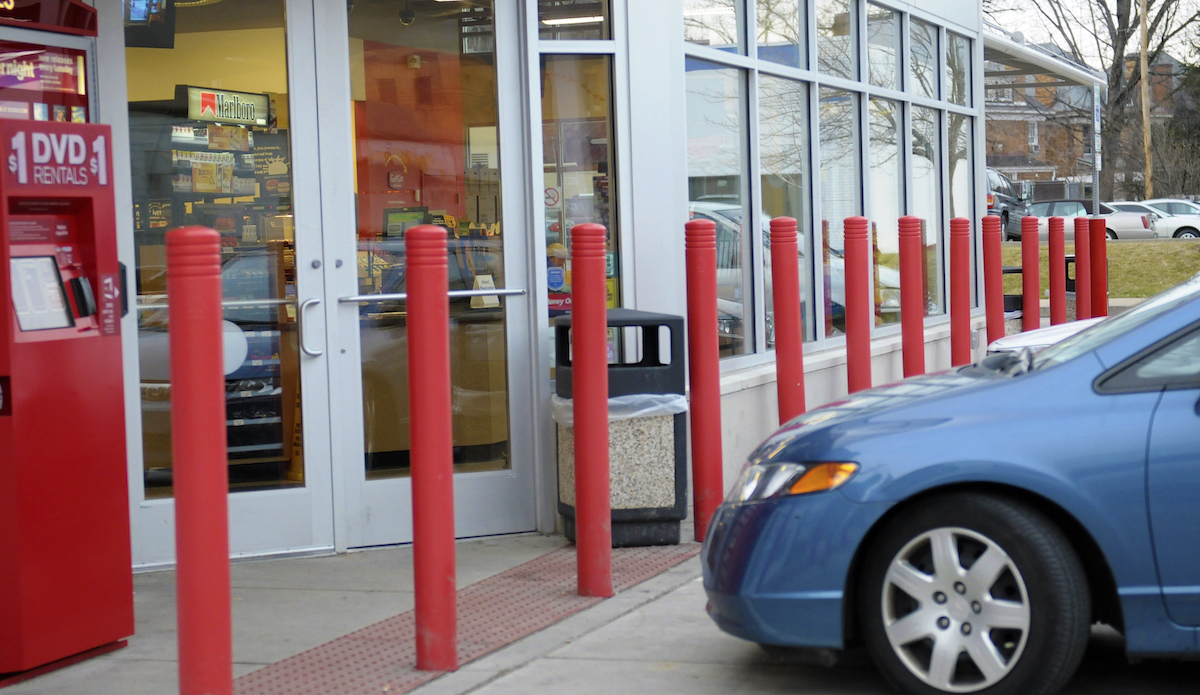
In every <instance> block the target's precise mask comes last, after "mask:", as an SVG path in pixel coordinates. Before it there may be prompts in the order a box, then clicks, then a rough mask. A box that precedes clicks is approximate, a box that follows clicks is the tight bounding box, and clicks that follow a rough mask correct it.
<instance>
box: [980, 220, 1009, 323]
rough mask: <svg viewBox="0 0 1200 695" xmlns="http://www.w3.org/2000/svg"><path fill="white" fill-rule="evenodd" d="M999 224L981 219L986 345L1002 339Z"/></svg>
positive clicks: (1001, 263) (1001, 277) (1002, 279)
mask: <svg viewBox="0 0 1200 695" xmlns="http://www.w3.org/2000/svg"><path fill="white" fill-rule="evenodd" d="M1000 223H1001V220H1000V218H999V217H996V216H995V215H986V216H985V217H984V218H983V306H984V308H985V310H986V314H987V341H988V345H991V344H992V343H993V342H995V341H997V340H1000V339H1001V338H1003V337H1004V261H1003V259H1002V258H1001V256H1000V238H1001V236H1002V235H1001V233H1000Z"/></svg>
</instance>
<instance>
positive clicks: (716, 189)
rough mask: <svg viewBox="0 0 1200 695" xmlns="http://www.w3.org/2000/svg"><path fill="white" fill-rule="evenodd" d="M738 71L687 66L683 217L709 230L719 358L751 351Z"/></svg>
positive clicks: (742, 89)
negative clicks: (713, 240)
mask: <svg viewBox="0 0 1200 695" xmlns="http://www.w3.org/2000/svg"><path fill="white" fill-rule="evenodd" d="M746 114H747V106H746V77H745V73H743V72H742V71H740V70H737V69H735V68H727V67H723V66H721V65H718V64H716V63H710V62H707V61H703V60H695V59H691V58H689V59H688V61H687V138H688V216H689V217H690V218H691V219H708V220H712V221H713V222H715V223H716V225H717V311H718V317H717V321H718V326H717V330H718V331H719V333H720V344H721V356H722V357H732V356H734V355H743V354H747V353H750V352H753V351H754V330H753V317H754V301H753V299H754V292H753V289H752V288H753V284H751V277H750V273H747V272H745V270H746V269H747V268H749V267H750V266H748V265H747V262H746V259H747V258H752V257H753V256H752V255H751V253H750V236H751V235H750V209H749V205H748V202H749V198H750V196H749V192H748V191H747V179H746V169H747V167H748V165H749V161H748V158H747V154H746V150H747V143H748V135H747V133H748V131H747V128H746V121H747V116H746Z"/></svg>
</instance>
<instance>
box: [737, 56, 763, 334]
mask: <svg viewBox="0 0 1200 695" xmlns="http://www.w3.org/2000/svg"><path fill="white" fill-rule="evenodd" d="M740 76H741V80H740V82H741V84H742V89H743V95H744V98H745V102H743V103H742V104H741V105H740V106H741V109H740V110H741V113H742V116H743V118H744V119H745V121H744V123H745V126H744V127H743V128H742V138H743V140H742V142H743V143H744V144H745V153H746V154H745V157H744V158H743V160H742V162H741V164H742V174H743V175H742V185H741V197H742V201H743V206H745V205H749V206H750V209H749V210H745V209H744V207H743V212H742V219H743V220H745V221H746V222H747V223H748V226H749V228H748V229H744V230H743V232H742V320H743V325H742V331H743V335H747V336H748V335H750V334H753V336H754V343H753V346H752V349H749V350H747V351H746V354H754V353H758V352H765V341H764V338H765V336H766V331H765V329H764V328H763V326H762V320H761V319H760V314H761V313H762V288H761V283H760V279H761V278H760V276H761V275H762V271H761V270H760V269H759V268H760V263H761V262H762V252H761V250H760V245H761V244H762V230H761V229H760V227H759V225H760V224H761V215H762V213H761V212H760V211H759V206H760V205H761V203H762V197H761V194H760V193H759V191H758V188H759V187H758V186H756V185H755V182H754V172H756V171H758V166H757V161H756V157H757V155H758V151H759V148H758V75H757V73H755V71H753V70H746V71H741V74H740ZM747 321H750V322H752V323H751V324H750V325H748V326H747V325H746V324H745V322H747Z"/></svg>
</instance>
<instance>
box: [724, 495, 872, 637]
mask: <svg viewBox="0 0 1200 695" xmlns="http://www.w3.org/2000/svg"><path fill="white" fill-rule="evenodd" d="M887 508H888V505H884V504H859V503H856V502H852V501H850V500H849V499H847V498H846V497H845V496H844V495H842V494H841V493H840V492H839V491H832V492H822V493H815V494H811V495H799V496H794V497H783V498H778V499H772V500H766V501H760V502H746V503H738V504H723V505H721V507H720V508H718V510H717V512H716V514H715V515H714V516H713V520H712V522H711V523H710V525H709V532H708V537H707V538H706V539H705V541H704V549H703V551H702V553H701V557H702V564H703V568H704V588H705V590H706V592H707V593H708V614H709V615H710V616H711V617H712V619H713V620H714V621H715V622H716V623H717V626H718V627H720V628H721V629H722V630H724V631H725V632H728V633H730V634H732V635H735V636H737V637H741V638H743V639H748V640H751V641H754V642H759V643H761V644H774V645H785V646H804V647H827V648H831V649H840V648H842V646H843V644H842V643H843V635H844V629H843V625H842V622H843V599H844V593H845V588H846V579H847V576H848V574H849V572H850V566H851V563H852V562H853V560H854V555H855V551H856V550H857V548H858V546H859V544H860V543H861V542H862V539H863V538H864V537H865V536H866V534H867V532H868V531H869V530H870V528H871V526H872V525H873V524H874V523H875V522H876V521H877V520H878V519H879V518H880V517H881V516H882V515H883V513H884V512H885V511H886V510H887Z"/></svg>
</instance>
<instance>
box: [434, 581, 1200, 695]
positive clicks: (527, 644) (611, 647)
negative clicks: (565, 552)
mask: <svg viewBox="0 0 1200 695" xmlns="http://www.w3.org/2000/svg"><path fill="white" fill-rule="evenodd" d="M704 605H705V595H704V589H703V586H702V585H701V582H700V559H699V558H692V559H691V560H688V561H687V562H685V563H683V564H681V565H679V566H678V567H676V568H674V569H672V570H670V571H668V572H665V573H663V574H661V575H659V576H658V577H656V578H654V579H651V580H649V581H647V582H644V583H642V584H640V585H639V586H637V587H635V589H634V590H632V591H629V592H625V593H622V594H619V595H618V596H616V597H615V598H612V599H609V600H608V601H605V602H603V603H601V604H599V605H597V606H595V607H593V608H590V609H588V610H586V611H583V612H581V613H579V614H576V615H575V616H572V617H570V618H568V619H566V620H564V621H562V622H561V623H559V624H557V625H555V626H554V627H551V628H549V629H546V630H543V631H542V632H540V633H538V634H536V635H532V636H530V637H527V638H525V639H523V640H521V641H519V642H516V643H514V644H512V645H510V646H508V647H506V648H504V649H501V650H499V651H497V652H493V653H492V654H490V655H488V656H485V657H483V658H481V659H479V660H478V661H475V662H473V663H470V664H467V665H465V666H464V667H463V668H461V669H460V670H459V671H458V672H456V673H452V674H447V675H445V676H442V677H441V678H439V679H438V680H435V681H433V682H431V683H429V684H427V685H425V686H422V687H420V688H418V689H416V690H414V691H412V692H413V693H414V695H464V694H466V693H472V694H475V695H525V694H528V693H571V694H572V695H592V694H596V695H600V694H605V695H608V694H612V693H620V694H621V695H640V694H645V695H676V694H677V695H708V694H710V693H711V694H712V695H717V694H720V695H728V694H729V693H764V694H769V693H779V694H780V695H782V694H784V693H788V694H795V693H811V694H813V695H816V694H821V695H888V694H890V693H892V692H893V691H892V690H890V689H889V688H888V687H887V686H886V685H885V684H884V682H883V680H882V679H881V678H880V676H879V675H878V673H877V672H876V671H875V668H874V667H873V666H872V665H871V664H870V662H869V660H868V659H867V658H866V656H865V655H864V654H863V653H862V652H861V651H851V652H849V653H846V654H843V655H841V658H840V659H839V661H838V662H837V663H836V665H833V666H832V667H829V666H825V665H817V664H815V663H814V661H818V660H819V657H820V656H821V655H820V654H809V655H805V654H800V653H789V654H785V655H782V656H772V655H768V654H767V653H766V652H765V651H763V650H762V649H760V648H759V647H758V646H757V645H755V644H752V643H749V642H746V641H743V640H740V639H737V638H735V637H731V636H729V635H726V634H725V633H723V632H721V631H720V630H718V629H717V627H716V625H715V624H713V622H712V621H711V620H710V619H709V618H708V616H707V615H705V612H704ZM815 657H816V658H815ZM1198 682H1200V664H1197V663H1194V662H1193V663H1177V662H1166V661H1159V662H1145V663H1143V664H1141V665H1138V666H1130V665H1128V664H1126V662H1125V659H1124V641H1123V640H1122V638H1121V637H1120V636H1119V635H1117V634H1116V633H1115V632H1112V631H1111V630H1106V629H1104V630H1102V629H1097V630H1096V631H1095V632H1094V633H1093V639H1092V642H1091V644H1090V645H1089V649H1088V654H1087V656H1086V657H1085V659H1084V663H1083V665H1082V667H1081V668H1080V670H1079V673H1078V675H1077V676H1076V677H1075V679H1074V680H1073V681H1072V682H1071V684H1070V685H1069V686H1068V688H1067V689H1066V690H1065V691H1064V695H1168V694H1170V695H1174V694H1176V693H1178V694H1179V695H1184V694H1185V693H1187V694H1189V695H1191V694H1194V693H1195V692H1196V683H1198Z"/></svg>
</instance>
